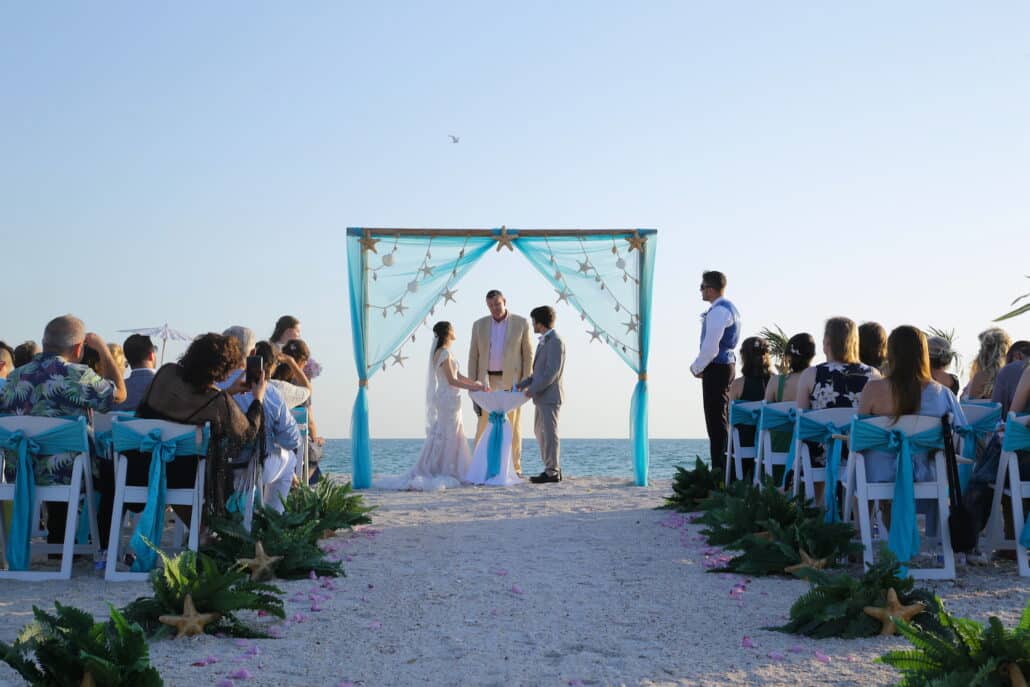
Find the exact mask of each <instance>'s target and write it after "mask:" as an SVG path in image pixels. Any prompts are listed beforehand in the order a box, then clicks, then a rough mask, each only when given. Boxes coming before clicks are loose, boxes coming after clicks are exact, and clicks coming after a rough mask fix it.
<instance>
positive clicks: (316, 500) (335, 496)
mask: <svg viewBox="0 0 1030 687" xmlns="http://www.w3.org/2000/svg"><path fill="white" fill-rule="evenodd" d="M284 505H285V507H286V512H287V513H299V514H303V515H304V516H305V518H306V519H308V520H318V522H319V524H320V526H321V528H322V530H324V531H326V532H331V531H335V530H339V529H349V528H352V527H354V526H355V525H366V524H368V523H370V522H372V518H370V517H369V516H368V514H369V513H370V512H372V511H373V510H375V506H366V505H364V501H363V499H362V497H361V495H360V494H357V493H355V492H354V489H353V487H352V486H351V483H350V482H347V483H345V484H338V483H336V482H334V481H332V480H331V479H328V478H326V477H322V479H320V480H319V481H318V483H317V484H316V485H315V486H314V487H313V488H308V487H299V488H297V489H292V490H291V491H290V494H289V496H288V497H287V498H286V501H285V503H284Z"/></svg>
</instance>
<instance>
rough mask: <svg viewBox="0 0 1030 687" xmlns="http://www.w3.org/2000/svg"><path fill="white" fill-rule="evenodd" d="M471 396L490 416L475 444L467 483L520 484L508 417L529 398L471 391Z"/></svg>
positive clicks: (504, 393) (518, 395)
mask: <svg viewBox="0 0 1030 687" xmlns="http://www.w3.org/2000/svg"><path fill="white" fill-rule="evenodd" d="M469 395H470V396H471V397H472V400H473V401H475V403H476V405H478V406H479V407H480V408H482V409H483V412H484V413H489V414H490V416H489V421H488V422H487V423H486V429H485V430H483V436H481V437H479V442H478V443H476V448H475V451H474V452H473V454H472V463H471V465H469V469H468V472H466V473H465V479H464V481H465V482H468V483H470V484H488V485H490V486H499V487H503V486H508V485H511V484H521V483H522V479H521V478H520V477H519V476H518V474H517V473H516V472H515V467H514V466H513V465H512V462H511V433H512V429H511V423H509V422H508V420H507V414H508V413H510V412H511V411H513V410H515V409H516V408H518V407H519V406H521V405H522V404H523V403H525V402H526V401H528V400H529V398H528V397H527V396H526V395H525V394H524V393H522V392H521V391H471V392H469Z"/></svg>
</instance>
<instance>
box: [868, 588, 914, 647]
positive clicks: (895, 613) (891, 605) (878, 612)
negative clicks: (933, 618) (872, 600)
mask: <svg viewBox="0 0 1030 687" xmlns="http://www.w3.org/2000/svg"><path fill="white" fill-rule="evenodd" d="M925 610H926V606H924V605H923V604H922V603H920V602H917V603H914V604H911V605H909V606H902V605H901V601H899V600H898V593H897V592H896V591H894V587H891V588H890V589H888V590H887V605H886V606H885V607H883V608H880V607H879V606H866V607H865V608H863V609H862V611H863V612H864V613H865V614H866V615H867V616H869V617H871V618H876V619H877V620H879V621H880V623H881V627H880V634H881V635H893V634H896V633H897V631H898V627H897V626H896V625H895V624H894V619H895V618H901V619H902V620H904V621H905V622H906V623H907V622H909V621H910V620H912V618H915V617H916V616H917V615H919V614H920V613H922V612H923V611H925Z"/></svg>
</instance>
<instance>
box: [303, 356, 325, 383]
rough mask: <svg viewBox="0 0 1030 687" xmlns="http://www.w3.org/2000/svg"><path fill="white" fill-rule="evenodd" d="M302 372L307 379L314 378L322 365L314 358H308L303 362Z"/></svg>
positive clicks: (320, 372) (318, 373) (320, 370)
mask: <svg viewBox="0 0 1030 687" xmlns="http://www.w3.org/2000/svg"><path fill="white" fill-rule="evenodd" d="M304 374H305V375H307V378H308V379H314V378H315V377H317V376H318V375H320V374H322V366H321V365H320V364H319V363H318V361H317V360H315V359H314V358H308V361H307V362H306V363H304Z"/></svg>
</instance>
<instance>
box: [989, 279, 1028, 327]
mask: <svg viewBox="0 0 1030 687" xmlns="http://www.w3.org/2000/svg"><path fill="white" fill-rule="evenodd" d="M1026 278H1027V279H1030V274H1028V275H1027V276H1026ZM1027 298H1030V293H1024V294H1023V295H1022V296H1020V297H1019V298H1017V299H1016V300H1014V301H1012V303H1010V305H1015V304H1016V303H1019V302H1020V301H1022V300H1025V299H1027ZM1028 311H1030V303H1025V304H1023V305H1021V306H1019V307H1018V308H1016V309H1015V310H1010V311H1009V312H1007V313H1005V314H1004V315H1002V316H1001V317H998V318H996V319H995V320H994V321H995V322H1001V321H1002V320H1008V319H1011V318H1013V317H1016V316H1018V315H1022V314H1023V313H1025V312H1028Z"/></svg>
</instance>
